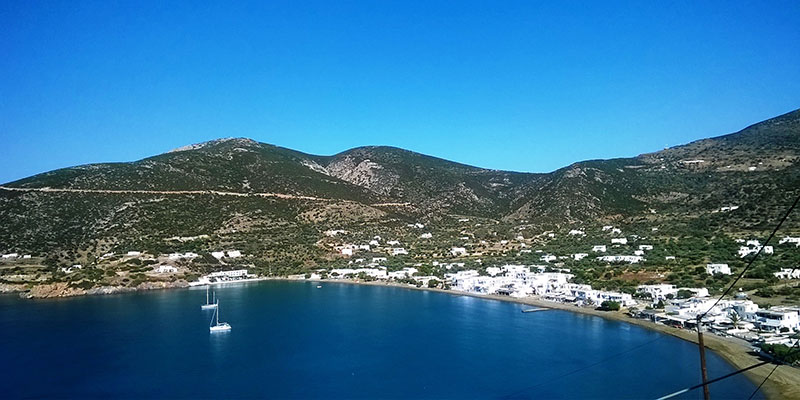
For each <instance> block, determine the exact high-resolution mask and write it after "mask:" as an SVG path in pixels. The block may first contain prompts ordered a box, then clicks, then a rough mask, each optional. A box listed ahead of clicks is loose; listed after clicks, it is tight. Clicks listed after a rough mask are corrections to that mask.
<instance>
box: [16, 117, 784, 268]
mask: <svg viewBox="0 0 800 400" xmlns="http://www.w3.org/2000/svg"><path fill="white" fill-rule="evenodd" d="M798 157H800V110H798V111H793V112H791V113H788V114H785V115H782V116H779V117H776V118H773V119H770V120H767V121H764V122H761V123H758V124H755V125H752V126H750V127H747V128H745V129H743V130H742V131H740V132H736V133H733V134H729V135H725V136H719V137H715V138H710V139H704V140H700V141H696V142H693V143H689V144H686V145H683V146H678V147H674V148H671V149H666V150H662V151H659V152H655V153H649V154H643V155H640V156H638V157H633V158H623V159H613V160H594V161H584V162H578V163H575V164H573V165H570V166H568V167H565V168H562V169H559V170H556V171H553V172H551V173H547V174H529V173H517V172H507V171H497V170H488V169H482V168H477V167H472V166H469V165H464V164H459V163H455V162H451V161H447V160H443V159H440V158H436V157H431V156H427V155H422V154H418V153H414V152H411V151H407V150H403V149H398V148H393V147H360V148H355V149H351V150H348V151H345V152H342V153H339V154H336V155H333V156H317V155H309V154H305V153H301V152H297V151H294V150H290V149H286V148H282V147H277V146H273V145H269V144H264V143H258V142H255V141H252V140H249V139H220V140H215V141H211V142H206V143H201V144H196V145H191V146H187V147H184V148H180V149H176V150H174V151H171V152H168V153H165V154H161V155H157V156H154V157H149V158H146V159H143V160H140V161H136V162H130V163H111V164H91V165H84V166H78V167H72V168H65V169H60V170H55V171H51V172H47V173H43V174H39V175H35V176H32V177H29V178H25V179H22V180H19V181H16V182H11V183H8V184H5V185H4V187H7V188H14V189H17V191H11V190H8V189H3V190H0V220H2V221H4V223H3V224H2V225H0V251H6V252H10V251H19V252H34V253H39V254H59V257H60V259H63V260H67V259H70V258H73V259H85V258H86V257H90V256H96V255H99V254H102V252H105V251H109V250H110V249H115V248H121V247H125V246H155V247H159V248H160V247H164V246H163V244H164V243H165V242H164V240H165V238H169V237H173V236H192V235H200V234H207V235H210V237H211V239H210V240H209V242H208V243H205V244H204V245H203V246H201V247H204V248H210V247H212V246H219V245H224V244H233V243H238V244H239V245H244V244H247V246H249V247H250V248H252V251H254V252H258V253H259V254H262V255H264V257H266V258H267V259H277V258H281V257H284V258H288V259H292V260H297V259H300V260H305V261H302V262H309V263H314V262H317V261H319V260H320V257H322V258H325V257H327V255H326V254H329V250H324V249H321V248H320V247H319V246H320V244H319V243H320V242H319V241H320V240H321V239H322V235H321V232H323V231H325V230H328V229H336V228H340V227H342V226H348V227H351V229H355V230H358V231H363V232H378V231H380V229H381V227H400V228H397V229H400V230H402V229H401V228H402V227H403V226H405V225H406V224H408V223H410V222H417V221H423V222H427V223H433V224H434V225H438V226H440V227H441V229H448V226H452V224H453V223H452V221H454V220H456V219H458V218H464V217H475V218H478V219H486V220H487V221H495V222H494V223H499V222H500V221H502V223H503V224H508V226H512V227H513V226H516V225H525V226H530V227H535V228H536V229H553V228H564V227H569V226H580V225H587V224H600V223H620V224H661V225H664V226H672V227H676V229H689V228H690V227H692V229H694V228H698V227H701V228H703V229H706V230H708V231H715V230H717V231H728V232H748V231H755V232H757V231H761V230H764V229H767V228H768V226H769V225H770V224H771V223H772V222H773V221H774V220H775V218H777V216H778V215H779V214H780V212H781V210H782V209H783V208H784V207H786V205H788V204H789V203H790V202H791V200H792V199H793V196H796V195H797V194H798V193H800V169H799V168H798V162H797V161H798ZM45 188H49V189H45ZM52 189H60V190H62V191H60V192H53V191H46V190H52ZM19 190H25V191H19ZM115 190H116V191H128V192H104V191H115ZM221 192H224V193H221ZM265 195H273V196H274V197H265ZM731 206H734V207H735V209H734V210H733V211H730V210H726V209H724V207H731ZM798 220H800V219H793V220H791V221H789V225H788V228H790V229H795V228H797V227H798V223H797V222H796V221H798ZM681 227H683V228H681ZM387 229H388V228H387ZM392 229H395V228H392ZM451 242H452V241H451ZM178 247H180V246H175V248H176V249H177V248H178ZM301 247H302V248H303V249H304V250H303V251H299V250H298V249H299V248H301ZM289 250H291V251H292V252H294V253H293V254H289ZM299 254H304V255H299ZM267 255H269V256H267Z"/></svg>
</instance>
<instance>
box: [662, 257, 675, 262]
mask: <svg viewBox="0 0 800 400" xmlns="http://www.w3.org/2000/svg"><path fill="white" fill-rule="evenodd" d="M664 260H666V261H675V256H664Z"/></svg>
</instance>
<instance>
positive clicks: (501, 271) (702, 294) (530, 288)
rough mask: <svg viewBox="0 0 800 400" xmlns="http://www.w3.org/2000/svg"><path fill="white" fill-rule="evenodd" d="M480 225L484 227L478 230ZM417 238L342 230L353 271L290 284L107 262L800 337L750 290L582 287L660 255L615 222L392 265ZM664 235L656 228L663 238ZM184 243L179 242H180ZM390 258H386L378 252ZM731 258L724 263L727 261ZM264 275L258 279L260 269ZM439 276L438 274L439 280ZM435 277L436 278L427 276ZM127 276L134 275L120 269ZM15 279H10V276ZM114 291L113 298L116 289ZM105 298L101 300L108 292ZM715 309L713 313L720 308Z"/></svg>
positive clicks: (797, 242) (202, 278) (748, 246)
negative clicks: (598, 273)
mask: <svg viewBox="0 0 800 400" xmlns="http://www.w3.org/2000/svg"><path fill="white" fill-rule="evenodd" d="M459 222H460V223H468V222H469V219H461V220H459ZM476 226H480V224H479V223H478V224H476ZM408 228H411V229H412V231H415V232H416V233H414V240H409V241H408V243H404V242H403V241H401V240H399V239H386V238H383V237H381V236H380V235H375V236H372V237H370V238H369V239H368V240H364V242H361V243H358V242H354V243H348V242H346V241H344V240H340V238H342V237H346V236H347V235H348V234H349V232H348V231H347V230H345V229H335V230H328V231H325V232H323V236H324V238H326V239H327V242H325V243H324V244H323V245H324V246H327V248H328V249H329V251H331V252H332V253H334V254H335V255H336V256H337V259H338V260H340V262H339V264H341V262H345V263H346V266H334V267H325V266H320V267H319V268H316V269H315V270H313V272H309V273H304V274H288V275H285V276H283V277H280V276H275V275H274V274H271V273H269V272H268V271H264V269H263V268H256V267H255V266H254V265H253V264H252V263H251V262H250V260H252V259H253V256H252V255H248V254H245V252H244V251H242V250H237V249H219V250H215V249H211V250H209V251H207V252H206V253H207V255H210V257H211V258H212V259H213V260H214V261H215V262H216V263H217V267H216V268H217V269H219V270H216V271H211V272H207V273H204V274H197V273H196V271H195V270H194V268H193V264H192V262H193V261H195V260H197V259H201V258H203V255H201V254H200V253H198V252H194V251H184V252H172V253H165V254H151V253H150V252H147V251H139V250H131V251H126V252H121V253H114V252H109V253H106V254H103V255H102V256H101V257H100V258H99V259H98V260H97V262H98V263H110V265H127V263H131V262H133V261H135V264H136V265H140V267H138V268H137V269H134V270H133V272H135V273H141V274H143V275H145V276H146V277H148V278H155V279H173V280H174V279H175V277H176V276H184V277H191V278H190V280H189V281H188V282H185V284H180V285H178V287H181V286H201V285H215V284H225V283H235V282H248V281H255V280H263V279H275V278H284V279H286V278H288V279H293V280H311V281H326V280H332V281H337V280H338V281H348V282H384V283H385V284H392V285H407V286H410V287H423V288H430V289H436V290H447V291H451V292H459V293H465V294H469V295H477V296H507V297H509V298H514V299H520V300H525V299H530V300H535V301H538V302H549V303H550V304H559V305H570V306H574V307H576V308H591V309H601V310H606V311H618V310H622V311H623V312H626V313H627V314H628V315H629V316H630V317H632V318H641V319H647V320H650V321H652V322H656V323H661V324H665V325H670V326H674V327H678V328H686V329H694V328H695V327H696V324H697V316H698V315H700V314H703V313H706V311H708V312H707V313H706V315H705V317H704V318H703V319H702V321H701V323H702V324H703V326H704V327H705V328H706V329H707V330H708V331H710V332H713V333H715V334H718V335H723V336H733V337H737V338H741V339H743V340H747V341H750V342H752V343H768V344H784V345H787V346H792V345H794V344H795V343H796V342H797V341H798V339H797V334H798V332H800V317H799V315H800V306H798V305H780V306H773V307H769V308H762V307H760V306H759V305H758V304H756V303H755V302H754V301H752V300H751V299H749V298H748V296H747V295H746V294H745V293H743V292H742V293H734V295H733V296H732V297H731V298H730V299H724V300H722V301H720V302H719V303H718V304H716V305H714V303H715V300H716V297H715V296H713V295H711V294H710V291H709V289H707V288H705V287H688V286H687V287H683V286H678V285H674V284H668V283H655V284H642V285H638V286H637V287H636V288H635V292H634V293H630V292H629V293H625V292H622V291H614V290H602V289H597V288H593V287H592V286H591V285H589V284H586V283H579V282H575V276H576V275H575V272H574V271H572V270H571V269H570V268H566V267H564V266H563V264H564V261H570V262H586V261H590V262H595V263H600V264H604V265H608V266H612V267H613V266H625V265H637V264H640V263H643V262H645V261H647V260H648V257H651V255H652V254H656V253H658V250H659V249H658V248H657V245H655V244H651V243H646V241H647V240H643V239H645V238H643V237H641V236H638V235H628V236H626V235H625V234H624V233H623V231H622V230H621V228H618V227H614V226H611V225H607V226H602V227H600V228H599V231H600V232H601V233H602V234H604V235H607V237H606V239H605V240H604V241H600V240H598V241H597V242H587V243H586V244H585V248H584V251H582V252H573V253H569V254H557V253H555V252H546V251H544V250H541V249H536V247H537V246H536V243H537V241H536V240H535V239H537V238H544V239H546V240H552V239H554V238H556V236H557V233H556V232H543V233H541V234H538V235H535V237H531V236H533V235H529V237H526V236H525V235H523V234H518V235H516V236H514V237H512V238H509V239H497V240H495V241H487V240H473V239H474V237H473V235H471V234H470V232H469V231H467V230H462V231H461V234H463V236H460V237H459V238H458V240H459V241H460V242H461V243H460V244H459V245H453V246H450V247H448V248H444V249H441V250H440V252H439V253H438V254H434V255H433V257H430V256H429V255H426V256H425V257H427V258H424V259H420V258H419V257H417V258H411V259H413V260H414V261H415V262H413V263H408V262H404V263H402V264H401V265H398V263H396V262H394V263H393V262H392V260H396V259H398V258H402V259H405V260H408V259H409V257H410V256H409V255H410V254H411V255H412V256H413V255H414V253H415V252H416V249H417V248H418V246H419V243H420V242H426V241H430V240H432V239H433V238H434V233H432V232H430V231H428V230H427V229H426V226H425V225H424V224H421V223H415V224H409V225H408ZM656 230H657V229H656V228H653V229H652V231H653V232H655V231H656ZM562 234H563V235H564V236H566V237H570V238H582V237H584V236H586V235H587V233H586V230H584V229H571V230H569V231H568V232H564V233H562ZM198 238H200V239H207V238H208V236H206V235H201V236H198V237H188V238H178V239H179V240H177V241H178V242H190V241H193V240H197V239H198ZM170 239H174V238H170ZM736 243H737V244H739V245H740V246H739V249H738V251H737V252H736V254H731V255H730V257H732V258H739V259H742V258H746V257H751V256H755V255H756V254H757V253H758V255H759V256H760V257H769V256H770V255H772V254H773V253H774V251H775V248H774V246H762V245H761V243H760V242H759V241H758V240H755V239H747V240H745V239H736ZM777 246H780V247H783V248H792V249H794V248H798V247H800V237H790V236H787V237H783V238H782V239H780V240H779V241H778V243H777ZM493 249H494V250H495V251H496V250H497V249H500V251H501V252H503V254H505V253H508V252H513V253H516V254H518V255H525V256H526V257H529V259H535V260H536V261H538V262H537V263H530V264H528V263H524V264H523V263H506V264H496V263H493V264H491V265H488V264H489V263H488V262H486V263H484V261H483V258H482V257H483V256H490V255H496V253H495V254H492V253H491V251H492V250H493ZM376 254H380V255H376ZM661 254H662V255H661V256H660V257H662V258H663V262H666V263H669V262H674V261H675V260H676V256H674V255H664V254H663V252H662V253H661ZM32 258H33V259H35V258H36V257H32V256H31V255H29V254H17V253H9V254H3V255H2V260H3V261H4V262H12V263H13V262H14V261H20V262H27V261H29V260H31V259H32ZM723 261H724V260H723ZM254 270H258V272H253V271H254ZM59 271H60V272H61V273H62V274H65V275H67V276H69V275H73V274H78V273H80V272H82V271H84V266H83V265H81V264H74V265H71V266H65V267H60V268H59ZM431 271H434V272H435V273H431ZM704 271H705V273H706V274H707V275H709V276H711V277H717V276H731V275H733V274H734V272H733V271H732V269H731V267H730V266H729V265H728V264H727V263H725V262H710V263H706V264H705V266H704ZM425 272H427V273H425ZM117 274H124V273H123V272H117ZM773 275H774V277H775V279H777V280H781V281H786V282H791V281H794V280H798V281H800V268H781V269H780V270H779V271H777V272H774V273H773ZM8 278H14V276H6V279H8ZM107 292H109V291H107ZM107 292H103V291H100V292H97V293H107ZM712 306H713V307H712Z"/></svg>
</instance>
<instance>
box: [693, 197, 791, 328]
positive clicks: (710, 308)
mask: <svg viewBox="0 0 800 400" xmlns="http://www.w3.org/2000/svg"><path fill="white" fill-rule="evenodd" d="M798 202H800V196H798V197H797V198H796V199H795V200H794V203H792V206H791V207H789V209H788V210H786V214H785V215H784V216H783V218H781V220H780V222H778V225H776V226H775V229H773V230H772V233H770V234H769V237H768V238H767V240H766V241H765V242H764V244H763V245H761V246H759V248H758V252H756V254H755V255H754V256H753V258H751V259H750V262H748V263H747V265H746V266H745V267H744V269H743V270H742V272H740V273H739V275H738V276H737V277H736V279H734V280H733V282H731V285H730V286H728V288H727V289H725V291H724V292H723V293H722V295H721V296H719V298H718V299H717V301H715V302H714V304H712V305H711V307H709V308H708V310H706V311H705V312H704V313H702V314H700V316H698V317H697V320H698V323H699V321H700V320H701V319H702V318H703V317H705V316H706V314H708V313H709V312H710V311H711V310H713V309H714V307H716V306H717V304H719V302H720V301H721V300H722V298H723V297H725V296H727V295H728V293H730V291H731V290H732V289H733V287H734V286H736V283H737V282H739V279H742V277H743V276H744V274H745V273H746V272H747V270H748V269H750V266H751V265H753V262H755V261H756V258H758V255H759V254H761V251H762V250H764V247H765V246H766V245H767V244H768V243H769V241H770V240H772V238H773V237H774V236H775V234H776V233H777V232H778V229H780V227H781V225H783V223H784V222H786V219H787V218H789V214H791V213H792V210H794V208H795V207H796V206H797V203H798Z"/></svg>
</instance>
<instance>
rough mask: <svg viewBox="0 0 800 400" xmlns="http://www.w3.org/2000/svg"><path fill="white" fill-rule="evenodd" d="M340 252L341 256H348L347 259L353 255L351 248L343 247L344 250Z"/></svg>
mask: <svg viewBox="0 0 800 400" xmlns="http://www.w3.org/2000/svg"><path fill="white" fill-rule="evenodd" d="M341 252H342V255H343V256H348V257H349V256H352V255H353V249H352V248H350V247H345V248H343V249H342V250H341Z"/></svg>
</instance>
